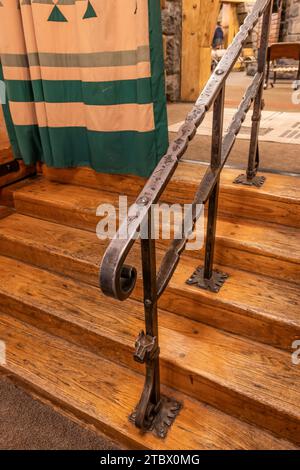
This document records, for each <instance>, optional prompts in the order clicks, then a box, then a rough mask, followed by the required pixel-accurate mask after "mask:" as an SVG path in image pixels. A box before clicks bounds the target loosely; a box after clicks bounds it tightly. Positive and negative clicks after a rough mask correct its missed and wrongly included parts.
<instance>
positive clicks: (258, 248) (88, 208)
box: [14, 179, 300, 282]
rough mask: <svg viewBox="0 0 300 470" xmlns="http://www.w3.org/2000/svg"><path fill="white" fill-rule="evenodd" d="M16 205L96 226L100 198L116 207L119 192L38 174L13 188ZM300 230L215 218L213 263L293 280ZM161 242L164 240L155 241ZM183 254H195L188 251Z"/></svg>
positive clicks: (299, 270) (299, 273)
mask: <svg viewBox="0 0 300 470" xmlns="http://www.w3.org/2000/svg"><path fill="white" fill-rule="evenodd" d="M14 198H15V207H16V210H17V211H18V212H20V213H22V214H26V215H30V216H33V217H39V218H42V219H45V220H49V221H53V222H57V223H61V224H67V225H69V226H73V227H77V228H82V229H84V230H90V231H94V232H95V230H96V226H97V223H98V222H99V221H100V217H99V216H97V215H96V210H97V207H98V206H99V205H100V204H101V203H107V204H112V205H114V207H117V205H118V201H119V196H118V195H117V194H115V193H109V192H106V191H96V190H94V189H89V188H85V189H84V190H82V188H80V187H77V186H73V185H65V184H60V183H52V182H49V181H47V180H45V179H39V180H37V181H36V182H35V183H33V184H31V185H27V186H25V187H24V188H21V189H19V190H17V191H16V192H15V193H14ZM298 239H299V231H298V230H297V229H295V228H291V227H285V226H283V225H280V226H278V225H275V224H259V223H257V222H253V221H251V220H250V221H249V220H244V221H237V220H236V219H234V218H226V219H219V220H218V225H217V238H216V240H217V250H216V263H219V264H224V265H229V266H232V267H235V268H238V269H245V270H248V271H251V272H255V273H258V274H264V275H266V276H271V277H274V278H276V279H277V278H279V279H283V280H287V281H291V282H300V250H299V244H298ZM158 244H159V245H160V246H162V247H165V246H166V245H168V244H169V241H168V240H162V241H161V242H159V241H158ZM186 256H194V257H197V258H198V257H199V253H198V252H193V251H187V252H186Z"/></svg>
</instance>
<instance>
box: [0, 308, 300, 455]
mask: <svg viewBox="0 0 300 470" xmlns="http://www.w3.org/2000/svg"><path fill="white" fill-rule="evenodd" d="M0 338H1V339H2V340H4V341H5V342H6V352H7V361H6V365H5V366H3V367H4V369H5V371H7V372H9V373H11V374H13V375H15V376H16V377H17V379H18V380H19V381H21V382H23V383H25V384H26V385H27V386H29V387H32V388H33V389H34V390H35V391H37V392H38V393H40V394H41V395H43V396H45V397H47V398H52V400H53V401H54V402H55V403H56V404H59V405H60V406H63V407H67V409H69V410H71V412H73V413H74V414H76V415H79V416H80V418H81V419H83V420H84V421H86V422H90V423H92V424H94V425H97V426H98V427H100V429H101V430H102V431H105V432H107V433H108V434H110V435H114V437H115V438H116V437H117V438H121V437H122V439H123V440H126V442H128V443H130V444H131V445H132V446H134V447H135V448H139V447H141V448H149V449H155V450H156V449H291V448H294V446H293V445H292V444H291V443H289V442H287V441H285V440H281V439H278V438H276V437H274V436H272V435H271V434H269V433H267V432H265V431H262V430H260V429H258V428H256V427H254V426H251V425H248V424H245V423H243V422H241V421H239V420H237V419H235V418H232V417H230V416H228V415H226V414H224V413H222V412H219V411H217V410H215V409H214V408H211V407H210V406H207V405H204V404H202V403H200V402H197V401H195V400H192V399H190V398H189V397H187V396H186V395H183V394H181V393H177V392H176V393H175V392H174V391H170V390H165V391H166V392H167V393H168V394H169V395H170V394H171V395H172V396H175V397H176V398H177V399H179V400H182V401H183V402H184V409H183V410H182V412H181V413H180V414H179V416H178V418H177V420H176V422H175V423H174V425H173V427H172V429H171V432H169V434H168V436H167V438H166V440H163V441H161V440H158V439H157V438H155V437H154V436H153V435H151V434H141V433H140V432H139V431H138V430H137V429H136V428H135V427H134V426H133V425H132V424H130V423H129V422H128V418H127V417H128V415H129V413H130V412H131V411H132V409H133V408H134V406H135V405H136V402H137V401H138V398H139V393H140V391H141V389H142V386H143V377H142V376H140V375H139V374H137V373H135V372H133V371H130V370H129V369H127V368H124V367H122V366H120V365H117V364H115V363H112V362H109V361H107V360H105V359H101V360H100V359H99V357H98V356H96V355H94V354H92V353H90V352H88V351H86V350H82V349H81V348H78V347H77V346H75V345H71V344H70V343H67V342H66V341H63V340H61V339H59V338H56V337H53V336H51V335H49V334H47V333H45V332H42V331H40V330H38V329H36V328H34V327H32V326H29V325H26V324H24V323H22V322H20V321H17V320H15V319H13V318H11V317H9V316H7V315H5V314H2V315H1V319H0ZM100 361H101V363H100ZM228 429H230V433H228Z"/></svg>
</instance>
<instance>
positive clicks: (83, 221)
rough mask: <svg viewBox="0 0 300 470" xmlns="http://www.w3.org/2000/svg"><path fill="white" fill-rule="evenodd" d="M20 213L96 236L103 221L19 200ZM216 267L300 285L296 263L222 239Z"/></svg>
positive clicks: (160, 243)
mask: <svg viewBox="0 0 300 470" xmlns="http://www.w3.org/2000/svg"><path fill="white" fill-rule="evenodd" d="M15 206H16V210H17V211H18V212H19V213H21V214H24V215H28V216H32V217H38V218H41V219H44V220H48V221H50V222H56V223H60V224H62V225H68V226H70V227H76V228H80V229H83V230H89V231H91V232H95V230H96V226H97V223H98V222H99V217H96V215H95V213H93V211H86V212H80V211H77V210H72V211H66V210H63V209H60V208H58V207H56V206H50V205H47V206H44V205H40V204H38V201H35V202H34V203H33V202H32V201H27V200H23V199H21V198H19V196H18V197H16V200H15ZM168 244H169V241H166V240H162V241H161V240H158V241H157V246H158V248H162V249H164V250H165V249H166V246H168ZM184 256H189V257H192V258H195V259H196V260H197V262H196V263H195V268H196V267H197V266H198V264H199V262H198V260H199V259H201V256H202V258H203V253H202V254H201V253H199V252H195V251H192V250H190V251H186V252H185V255H184ZM215 263H218V264H222V265H225V266H226V265H227V266H230V267H232V268H237V269H244V270H246V271H249V272H253V273H256V274H263V275H266V276H271V277H274V278H276V279H282V280H285V281H290V282H296V283H300V266H299V265H298V264H296V263H294V262H292V260H285V259H278V258H277V259H276V258H274V257H272V253H269V252H266V253H265V252H261V253H259V252H249V251H246V250H245V248H244V247H243V246H242V245H239V244H238V242H237V243H236V244H232V243H230V244H229V242H228V241H226V240H224V239H222V238H218V234H217V239H216V254H215Z"/></svg>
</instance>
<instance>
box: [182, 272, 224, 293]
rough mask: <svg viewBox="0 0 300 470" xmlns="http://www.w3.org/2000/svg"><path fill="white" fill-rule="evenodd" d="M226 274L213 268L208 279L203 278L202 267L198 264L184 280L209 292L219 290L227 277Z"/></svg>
mask: <svg viewBox="0 0 300 470" xmlns="http://www.w3.org/2000/svg"><path fill="white" fill-rule="evenodd" d="M228 277H229V276H228V274H226V273H223V272H222V271H218V270H217V269H215V270H214V271H213V274H212V277H211V278H210V279H205V278H204V268H203V267H201V266H199V267H198V268H197V269H196V271H195V272H194V273H193V274H192V275H191V277H190V278H189V279H188V280H187V281H186V283H187V284H188V285H190V286H193V285H196V286H197V287H199V288H200V289H205V290H209V291H211V292H216V293H217V292H219V290H220V289H221V287H222V286H223V284H224V282H225V281H226V279H227V278H228Z"/></svg>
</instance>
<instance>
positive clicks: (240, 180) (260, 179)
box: [234, 175, 266, 188]
mask: <svg viewBox="0 0 300 470" xmlns="http://www.w3.org/2000/svg"><path fill="white" fill-rule="evenodd" d="M265 181H266V178H265V176H257V175H256V176H254V177H253V178H251V179H248V178H247V175H239V176H238V177H237V178H235V180H234V183H235V184H244V185H245V186H256V187H257V188H260V187H261V186H262V185H263V184H264V182H265Z"/></svg>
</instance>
